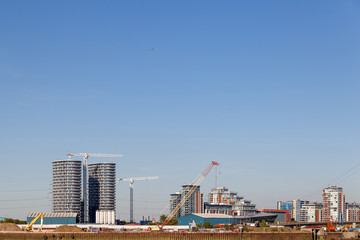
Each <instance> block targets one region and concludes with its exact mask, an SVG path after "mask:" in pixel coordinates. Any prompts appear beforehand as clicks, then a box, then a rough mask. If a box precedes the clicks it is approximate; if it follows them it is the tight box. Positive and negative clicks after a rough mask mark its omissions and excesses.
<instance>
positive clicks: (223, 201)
mask: <svg viewBox="0 0 360 240" xmlns="http://www.w3.org/2000/svg"><path fill="white" fill-rule="evenodd" d="M209 204H210V205H214V206H213V207H211V211H212V213H215V212H223V211H224V210H225V209H224V207H221V206H231V211H230V212H228V214H230V215H233V214H234V215H237V216H250V215H254V214H256V206H255V204H252V203H251V201H250V200H246V199H244V197H241V196H238V195H237V193H234V192H230V191H229V190H228V189H227V188H225V187H216V188H213V189H212V190H211V192H210V194H209ZM215 206H218V208H217V209H216V207H215ZM207 207H208V209H210V206H207ZM225 208H227V207H225Z"/></svg>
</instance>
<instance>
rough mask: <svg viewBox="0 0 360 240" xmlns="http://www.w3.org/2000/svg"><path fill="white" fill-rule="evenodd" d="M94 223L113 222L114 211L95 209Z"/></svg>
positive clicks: (112, 223)
mask: <svg viewBox="0 0 360 240" xmlns="http://www.w3.org/2000/svg"><path fill="white" fill-rule="evenodd" d="M96 223H101V224H111V225H114V224H115V211H104V210H101V211H99V210H98V211H96Z"/></svg>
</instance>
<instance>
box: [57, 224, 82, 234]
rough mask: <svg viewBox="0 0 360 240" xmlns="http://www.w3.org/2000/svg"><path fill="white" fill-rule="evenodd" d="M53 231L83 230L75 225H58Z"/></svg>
mask: <svg viewBox="0 0 360 240" xmlns="http://www.w3.org/2000/svg"><path fill="white" fill-rule="evenodd" d="M54 232H83V230H82V229H81V228H79V227H76V226H67V225H62V226H60V227H57V228H56V229H55V230H54Z"/></svg>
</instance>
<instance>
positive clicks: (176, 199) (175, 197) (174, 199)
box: [170, 192, 181, 218]
mask: <svg viewBox="0 0 360 240" xmlns="http://www.w3.org/2000/svg"><path fill="white" fill-rule="evenodd" d="M180 201H181V193H180V192H176V193H173V194H170V212H172V211H173V210H174V209H175V208H176V206H177V205H178V204H179V203H180ZM179 217H181V215H180V211H178V212H177V213H176V214H175V216H174V218H179Z"/></svg>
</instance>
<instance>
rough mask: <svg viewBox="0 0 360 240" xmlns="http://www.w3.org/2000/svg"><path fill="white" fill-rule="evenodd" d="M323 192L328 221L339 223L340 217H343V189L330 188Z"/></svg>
mask: <svg viewBox="0 0 360 240" xmlns="http://www.w3.org/2000/svg"><path fill="white" fill-rule="evenodd" d="M324 190H325V196H326V200H327V208H328V214H329V219H330V220H332V221H335V222H336V221H340V220H341V217H344V216H345V195H344V194H343V189H342V188H341V187H337V186H331V187H328V188H325V189H324ZM324 200H325V199H324ZM324 205H325V204H324Z"/></svg>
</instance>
